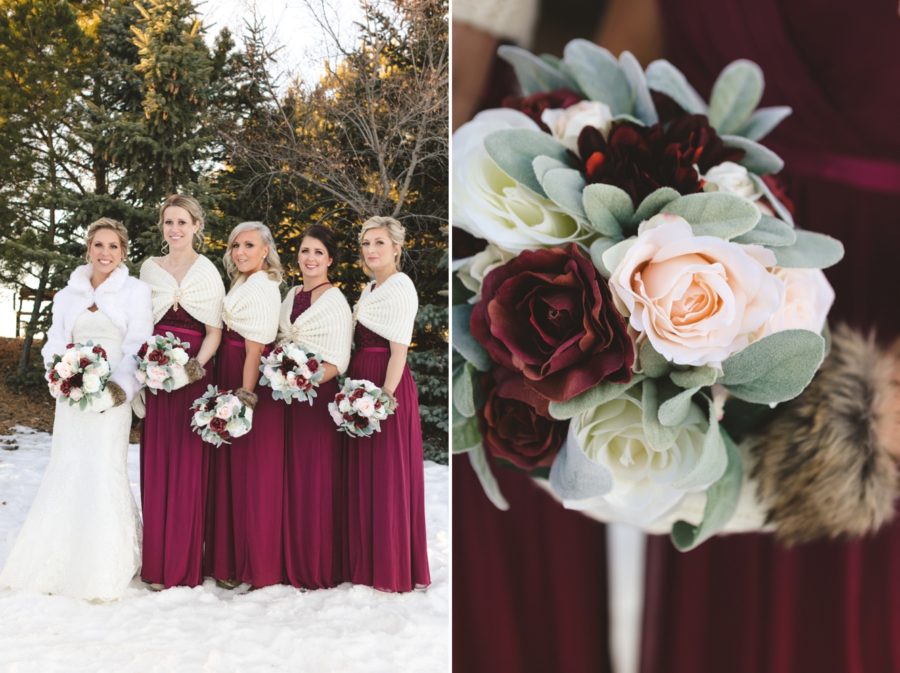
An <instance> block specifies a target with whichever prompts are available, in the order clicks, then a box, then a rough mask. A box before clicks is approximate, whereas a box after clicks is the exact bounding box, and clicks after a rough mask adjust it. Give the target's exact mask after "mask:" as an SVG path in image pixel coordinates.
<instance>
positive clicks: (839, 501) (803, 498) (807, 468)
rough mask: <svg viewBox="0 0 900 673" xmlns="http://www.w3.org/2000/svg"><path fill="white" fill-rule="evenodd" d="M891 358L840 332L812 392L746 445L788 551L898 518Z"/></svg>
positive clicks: (762, 496) (780, 410) (769, 516)
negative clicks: (810, 542) (812, 541)
mask: <svg viewBox="0 0 900 673" xmlns="http://www.w3.org/2000/svg"><path fill="white" fill-rule="evenodd" d="M893 365H894V360H893V357H892V356H891V355H890V354H885V353H882V352H881V351H879V349H878V347H877V346H876V344H875V341H874V339H873V338H872V337H868V338H866V337H864V336H862V335H860V334H858V333H856V332H854V331H853V330H851V329H850V328H848V327H846V326H844V325H841V326H839V327H838V328H837V329H836V330H835V331H834V334H833V338H832V345H831V352H830V353H829V355H828V357H827V358H826V359H825V362H824V364H823V365H822V368H821V370H820V371H819V373H818V374H816V377H815V378H814V379H813V381H812V383H811V384H810V385H809V387H808V388H807V389H806V390H805V391H804V392H803V394H801V395H800V396H799V397H797V398H796V399H794V400H791V401H790V402H787V403H785V404H783V405H781V406H780V407H779V408H778V411H777V413H776V416H775V418H774V419H773V420H772V422H771V423H770V424H768V425H767V427H766V428H765V431H764V434H762V435H756V436H752V437H749V438H747V439H746V444H745V446H747V447H748V448H749V449H750V454H751V456H752V457H753V466H752V476H753V477H754V478H755V479H756V480H757V481H758V484H759V495H760V499H761V500H762V502H763V503H765V505H766V508H767V510H768V513H767V521H768V522H769V523H772V524H774V525H775V528H776V535H777V536H778V537H779V538H780V539H781V540H782V541H783V542H786V543H788V544H795V543H800V542H806V541H809V540H814V539H817V538H838V537H853V536H860V535H864V534H867V533H870V532H873V531H875V530H877V529H878V528H880V527H881V526H882V525H883V524H885V523H886V522H887V521H889V520H890V519H891V518H892V517H893V515H894V501H895V499H896V497H897V495H898V466H897V462H896V457H897V456H900V452H898V451H897V447H896V446H895V444H896V443H897V441H900V438H898V436H897V432H896V429H897V428H896V422H897V419H896V418H895V417H892V414H894V413H896V412H895V411H891V410H892V409H894V410H895V409H896V399H897V397H896V396H897V389H896V380H895V379H896V376H895V374H894V366H893Z"/></svg>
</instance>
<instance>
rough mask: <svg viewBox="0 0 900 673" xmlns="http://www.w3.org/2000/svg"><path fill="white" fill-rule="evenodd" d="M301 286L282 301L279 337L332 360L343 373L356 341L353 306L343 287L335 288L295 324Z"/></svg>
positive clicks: (315, 303) (291, 290) (316, 302)
mask: <svg viewBox="0 0 900 673" xmlns="http://www.w3.org/2000/svg"><path fill="white" fill-rule="evenodd" d="M299 289H300V288H299V286H298V287H292V288H291V289H290V291H288V293H287V297H285V298H284V301H283V302H282V304H281V316H280V320H279V324H278V340H279V341H282V342H284V341H291V342H293V343H295V344H298V345H299V346H300V347H301V348H303V349H304V350H305V351H307V352H311V353H315V354H316V355H318V356H320V357H321V358H322V359H324V360H325V362H330V363H331V364H333V365H334V366H335V367H337V369H338V372H340V373H341V374H343V373H344V372H345V371H346V370H347V366H348V365H349V364H350V346H351V344H352V342H353V317H352V315H351V313H350V305H349V304H348V303H347V300H346V299H345V298H344V294H343V293H342V292H341V291H340V290H339V289H337V288H336V287H331V288H329V289H327V290H325V292H323V293H322V294H321V295H319V298H318V299H316V301H315V302H313V304H312V305H311V306H310V307H309V308H308V309H306V310H305V311H304V312H303V313H301V314H300V315H298V316H297V319H296V320H294V322H293V323H292V322H291V311H292V310H293V308H294V297H295V296H296V294H297V292H298V291H299Z"/></svg>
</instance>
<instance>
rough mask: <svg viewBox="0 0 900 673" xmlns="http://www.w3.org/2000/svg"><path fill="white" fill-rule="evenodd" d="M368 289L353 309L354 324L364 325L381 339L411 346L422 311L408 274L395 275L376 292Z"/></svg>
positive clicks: (360, 296)
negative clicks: (417, 314) (418, 313)
mask: <svg viewBox="0 0 900 673" xmlns="http://www.w3.org/2000/svg"><path fill="white" fill-rule="evenodd" d="M374 284H375V283H374V281H373V282H372V283H369V284H368V285H366V288H365V289H364V290H363V291H362V294H361V295H359V301H358V302H356V306H354V307H353V322H354V325H355V324H356V323H357V322H360V323H362V324H363V325H365V326H366V327H368V328H369V329H370V330H372V331H373V332H375V334H377V335H378V336H380V337H383V338H385V339H387V340H388V341H393V342H395V343H399V344H403V345H404V346H409V345H410V343H412V333H413V327H414V326H415V323H416V313H417V312H418V310H419V296H418V294H416V286H415V285H413V282H412V280H411V279H410V277H409V276H407V275H406V274H405V273H400V272H398V273H395V274H394V275H393V276H391V277H390V278H388V279H387V280H386V281H384V282H383V283H382V284H381V285H379V286H378V288H377V289H376V290H375V291H374V292H373V290H372V288H373V286H374Z"/></svg>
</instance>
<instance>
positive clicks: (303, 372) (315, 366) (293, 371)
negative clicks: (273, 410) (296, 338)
mask: <svg viewBox="0 0 900 673" xmlns="http://www.w3.org/2000/svg"><path fill="white" fill-rule="evenodd" d="M259 370H260V371H261V372H262V377H261V378H260V379H259V382H260V384H261V385H264V386H269V387H270V388H271V389H272V398H273V399H276V400H284V401H285V402H286V403H287V404H290V403H291V401H292V400H297V401H299V402H306V401H307V400H308V401H309V403H310V405H312V403H313V400H314V399H315V397H316V388H317V387H318V386H319V384H320V383H321V382H322V379H323V378H325V367H323V366H322V362H321V360H320V359H319V357H318V356H317V355H314V354H312V353H306V352H305V351H304V350H303V349H302V348H300V347H299V346H297V345H296V344H293V343H287V344H284V345H282V346H277V347H276V348H274V349H273V350H272V352H271V353H269V354H268V355H264V356H263V357H262V364H260V366H259Z"/></svg>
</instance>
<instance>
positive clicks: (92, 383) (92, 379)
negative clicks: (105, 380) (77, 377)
mask: <svg viewBox="0 0 900 673" xmlns="http://www.w3.org/2000/svg"><path fill="white" fill-rule="evenodd" d="M81 385H82V387H83V388H84V392H86V393H96V392H99V391H100V377H99V376H97V375H95V374H85V375H84V376H83V377H82V379H81Z"/></svg>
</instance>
